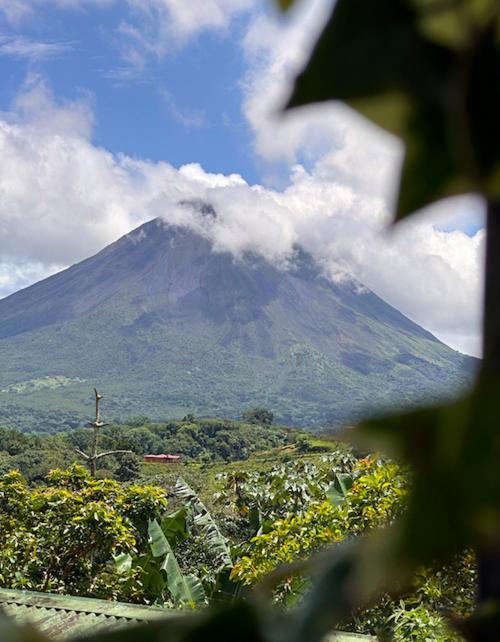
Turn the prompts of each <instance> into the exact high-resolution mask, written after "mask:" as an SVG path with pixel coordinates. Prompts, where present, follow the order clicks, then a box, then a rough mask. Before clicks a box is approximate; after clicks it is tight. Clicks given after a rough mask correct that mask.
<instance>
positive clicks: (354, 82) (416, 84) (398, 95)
mask: <svg viewBox="0 0 500 642" xmlns="http://www.w3.org/2000/svg"><path fill="white" fill-rule="evenodd" d="M466 5H467V7H469V6H472V7H473V9H467V11H466V12H465V14H464V15H465V16H466V17H468V18H469V19H468V20H464V15H461V13H460V12H462V11H463V10H464V7H465V6H466ZM457 12H458V13H457ZM499 13H500V12H499V11H498V4H497V1H496V0H470V1H469V2H465V0H458V1H457V2H434V1H432V0H378V1H377V2H367V1H366V0H338V2H337V3H336V5H335V8H334V10H333V12H332V14H331V17H330V19H329V21H328V23H327V25H326V26H325V29H324V30H323V32H322V34H321V36H320V38H319V40H318V42H317V44H316V46H315V48H314V50H313V53H312V55H311V58H310V60H309V62H308V64H307V66H306V68H305V70H304V71H303V72H302V73H301V74H300V75H299V76H298V78H297V79H296V83H295V88H294V91H293V94H292V96H291V98H290V101H289V104H288V107H296V106H300V105H305V104H308V103H311V102H317V101H324V100H342V101H344V102H346V103H347V104H349V105H350V106H351V107H353V108H354V109H356V110H358V111H359V112H360V113H362V114H364V115H365V116H366V117H367V118H370V119H371V120H373V121H374V122H375V123H376V124H378V125H380V126H381V127H384V128H386V129H388V130H389V131H391V132H392V133H394V134H397V135H399V136H401V137H402V139H403V141H404V143H405V145H406V149H407V158H406V160H405V165H404V168H403V176H402V182H401V189H400V196H399V203H398V208H397V218H401V217H404V216H407V215H408V214H410V213H412V212H413V211H415V210H417V209H420V208H422V207H425V206H426V205H428V204H430V203H432V202H433V201H436V200H438V199H441V198H444V197H446V196H450V195H453V194H459V193H462V192H464V191H471V190H475V191H479V192H481V193H483V194H484V195H485V196H487V197H489V198H492V199H496V198H499V197H500V127H498V120H497V119H498V113H500V74H499V73H498V69H499V65H500V38H499V33H500V18H499ZM459 14H460V15H459ZM464 25H465V27H464ZM464 28H465V29H466V31H467V37H463V34H458V33H457V29H460V30H463V29H464ZM449 41H453V42H452V43H451V44H450V42H449Z"/></svg>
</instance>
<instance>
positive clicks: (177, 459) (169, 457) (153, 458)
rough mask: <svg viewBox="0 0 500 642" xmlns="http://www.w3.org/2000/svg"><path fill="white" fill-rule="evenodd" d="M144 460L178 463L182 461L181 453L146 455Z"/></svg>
mask: <svg viewBox="0 0 500 642" xmlns="http://www.w3.org/2000/svg"><path fill="white" fill-rule="evenodd" d="M144 461H148V462H150V463H153V464H178V463H179V462H180V461H181V456H180V455H144Z"/></svg>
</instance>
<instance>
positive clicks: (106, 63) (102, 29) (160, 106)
mask: <svg viewBox="0 0 500 642" xmlns="http://www.w3.org/2000/svg"><path fill="white" fill-rule="evenodd" d="M123 5H124V3H114V4H113V5H110V6H109V7H102V8H95V7H93V8H88V7H87V8H83V9H80V10H76V11H71V10H61V9H60V8H58V7H54V6H51V5H50V4H48V5H44V6H43V17H42V19H38V15H39V14H37V15H36V17H34V16H33V17H32V16H28V17H27V18H25V19H24V20H21V21H20V22H17V21H16V22H14V23H12V21H9V20H8V19H7V18H6V16H5V14H3V15H2V16H1V17H0V33H2V34H3V35H4V38H5V37H7V41H6V43H5V44H9V45H10V48H7V50H8V51H10V52H11V53H10V55H9V54H4V55H3V56H1V57H0V73H1V75H2V78H3V79H4V83H3V92H2V94H1V102H0V106H1V109H3V110H8V109H9V106H10V104H11V102H12V100H13V98H14V97H15V96H16V94H17V93H18V92H19V89H20V87H21V86H22V85H23V82H24V81H25V78H26V76H27V74H29V73H38V74H43V76H44V77H45V78H47V79H48V80H49V81H50V86H51V88H52V90H53V91H54V92H55V94H56V95H57V96H58V97H59V98H68V99H72V100H74V99H77V98H81V97H82V95H86V94H87V95H88V94H90V95H91V96H92V100H93V104H94V112H95V114H94V115H95V130H94V141H95V143H96V144H98V145H102V146H103V147H105V148H107V149H109V150H111V151H114V152H123V153H126V154H130V155H138V156H140V157H143V158H148V159H151V160H163V159H168V160H169V161H170V162H171V163H172V164H174V165H175V166H179V165H182V164H185V163H188V162H191V161H192V160H193V159H196V160H197V161H198V162H200V163H201V164H202V165H203V166H204V167H205V168H206V169H207V171H211V172H223V173H231V172H238V173H240V174H242V175H243V176H244V177H245V178H246V179H247V180H249V181H250V182H256V181H258V180H259V178H261V177H260V174H259V168H258V165H259V163H258V162H256V158H255V156H254V155H253V153H252V149H251V138H250V135H249V131H248V128H247V127H246V123H245V120H244V118H243V115H242V113H241V100H242V89H241V86H240V82H241V79H242V77H243V75H244V71H245V63H244V59H243V58H244V56H243V52H242V49H241V47H240V46H239V45H238V40H239V38H241V37H242V35H243V33H244V30H245V27H246V25H247V24H248V15H239V16H236V18H235V20H234V22H233V23H232V25H231V32H230V33H228V32H223V33H220V31H219V30H206V31H201V32H200V33H197V34H196V35H195V36H194V37H193V38H191V39H189V40H188V41H187V42H185V43H181V44H179V45H175V47H174V48H173V49H172V51H169V52H168V55H164V56H157V55H147V54H145V60H144V61H143V64H137V65H133V64H131V63H130V62H129V61H127V59H126V57H125V55H126V54H124V43H123V42H122V41H121V38H120V36H119V34H117V29H118V28H119V26H120V24H121V23H122V22H123V21H124V20H127V19H130V18H131V17H130V15H129V12H128V11H127V9H126V7H124V6H123ZM9 38H10V39H9ZM36 43H38V44H40V43H41V44H45V45H48V49H47V51H46V52H44V50H43V49H41V50H40V51H39V52H38V53H37V52H36V49H35V46H36ZM5 44H4V49H5ZM16 44H17V46H18V49H19V53H18V54H17V55H16V54H15V53H14V52H15V46H16ZM23 44H24V54H23V53H22V52H23V47H22V45H23ZM30 44H31V45H32V47H33V52H32V54H31V55H29V54H28V51H29V46H30ZM50 46H52V47H53V51H51V50H50ZM0 52H2V48H0Z"/></svg>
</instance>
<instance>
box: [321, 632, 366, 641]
mask: <svg viewBox="0 0 500 642" xmlns="http://www.w3.org/2000/svg"><path fill="white" fill-rule="evenodd" d="M325 642H377V639H376V638H374V637H371V636H369V635H359V634H358V633H335V634H334V635H331V636H330V637H329V638H328V639H327V640H325Z"/></svg>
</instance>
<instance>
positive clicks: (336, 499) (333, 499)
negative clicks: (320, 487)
mask: <svg viewBox="0 0 500 642" xmlns="http://www.w3.org/2000/svg"><path fill="white" fill-rule="evenodd" d="M352 483H353V479H352V475H349V474H348V473H337V474H336V475H335V477H334V479H333V481H332V483H331V484H330V486H329V487H328V488H327V490H326V496H327V497H328V499H329V501H330V503H331V504H332V505H333V506H338V505H339V504H341V503H342V502H343V501H344V500H345V496H346V493H347V492H348V490H349V489H350V488H351V487H352Z"/></svg>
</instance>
